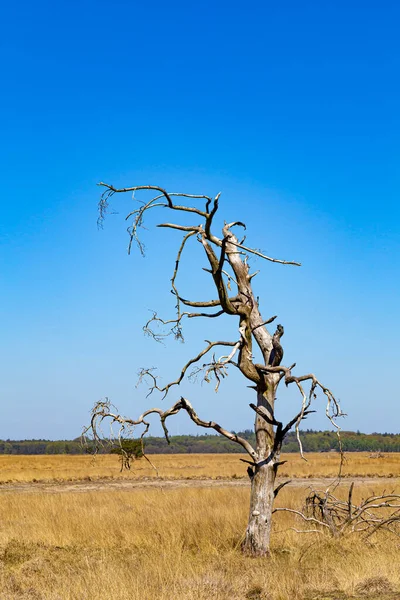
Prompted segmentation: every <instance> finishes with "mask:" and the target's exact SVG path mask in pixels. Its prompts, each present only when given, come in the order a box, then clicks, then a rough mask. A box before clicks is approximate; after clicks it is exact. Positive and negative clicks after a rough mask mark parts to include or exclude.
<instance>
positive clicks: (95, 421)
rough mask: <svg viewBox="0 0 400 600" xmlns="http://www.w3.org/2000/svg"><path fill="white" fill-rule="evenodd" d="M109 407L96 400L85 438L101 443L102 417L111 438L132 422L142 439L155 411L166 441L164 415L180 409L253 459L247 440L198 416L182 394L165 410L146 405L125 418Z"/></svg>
mask: <svg viewBox="0 0 400 600" xmlns="http://www.w3.org/2000/svg"><path fill="white" fill-rule="evenodd" d="M113 408H114V407H113V405H112V404H111V403H110V401H109V400H108V399H106V400H104V401H100V402H98V403H97V404H96V405H95V406H94V408H93V411H92V418H91V422H90V425H89V427H87V428H86V429H85V430H84V431H83V436H84V437H86V438H87V437H88V436H90V438H91V439H92V440H93V441H94V443H95V444H96V445H98V444H100V445H101V444H102V443H103V440H104V434H103V431H102V424H103V422H104V421H109V425H110V435H111V437H112V439H115V437H118V438H119V439H123V438H124V436H125V437H126V435H127V434H128V435H130V434H132V432H133V430H134V428H135V427H136V426H138V425H143V426H144V429H143V431H142V434H141V439H142V440H143V438H144V436H145V434H146V433H147V432H148V431H149V428H150V423H149V421H148V417H149V416H151V415H153V414H155V415H158V416H159V418H160V423H161V426H162V428H163V431H164V435H165V439H166V440H167V442H168V444H169V443H170V439H169V433H168V429H167V426H166V420H167V419H168V417H171V416H172V415H176V414H178V413H179V411H181V410H184V411H186V412H187V414H188V415H189V417H190V419H191V420H192V421H193V422H194V423H195V424H196V425H198V426H199V427H204V428H206V429H214V430H215V431H216V432H217V433H219V434H221V435H223V436H224V437H226V438H227V439H229V440H231V441H232V442H235V443H237V444H239V445H240V446H242V448H243V449H244V450H245V451H246V452H247V453H248V454H249V455H250V456H251V458H252V459H253V461H254V460H255V459H256V456H257V455H256V452H255V450H254V448H253V447H252V445H251V444H250V443H249V442H248V441H247V440H245V439H244V438H241V437H240V436H238V435H237V434H235V433H232V432H230V431H227V430H226V429H224V428H223V427H222V426H221V425H219V424H218V423H216V422H215V421H204V420H203V419H201V418H200V417H199V416H198V414H197V413H196V411H195V410H194V408H193V406H192V405H191V403H190V402H189V400H187V399H186V398H183V397H181V399H180V400H178V402H176V403H175V404H174V405H173V406H171V408H169V409H168V410H164V411H163V410H162V409H161V408H150V409H148V410H146V411H145V412H144V413H143V414H142V415H140V417H138V418H137V419H129V418H127V417H124V416H122V415H120V414H118V413H117V412H114V411H113V410H112V409H113ZM115 423H116V424H118V425H119V431H118V434H117V435H115V434H114V432H113V424H115ZM143 452H144V449H143Z"/></svg>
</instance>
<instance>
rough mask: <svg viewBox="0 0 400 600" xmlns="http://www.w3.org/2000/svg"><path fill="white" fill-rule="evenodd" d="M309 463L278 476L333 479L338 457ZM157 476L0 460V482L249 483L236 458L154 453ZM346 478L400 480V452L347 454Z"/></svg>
mask: <svg viewBox="0 0 400 600" xmlns="http://www.w3.org/2000/svg"><path fill="white" fill-rule="evenodd" d="M306 457H307V461H304V460H302V459H301V457H300V456H299V455H298V454H286V455H283V456H282V460H287V461H288V462H287V463H286V464H285V465H283V467H281V469H280V470H279V475H280V476H281V477H291V478H302V477H306V478H308V477H313V478H316V477H335V476H336V475H337V472H338V465H339V455H338V454H337V453H335V452H326V453H309V454H307V455H306ZM149 458H150V459H151V461H152V463H153V465H155V466H156V467H157V471H156V470H155V469H154V468H152V466H151V465H150V464H149V463H148V462H147V461H146V460H144V459H141V460H138V461H136V462H135V463H134V464H133V466H132V469H131V470H130V471H123V472H122V473H120V468H119V462H118V457H117V456H115V455H111V454H106V455H99V456H97V457H96V458H93V457H92V456H89V455H81V456H80V455H78V456H70V455H65V454H64V455H43V456H18V455H15V456H13V455H1V456H0V483H5V482H15V481H26V482H34V481H74V480H80V479H89V478H90V479H91V480H96V479H103V478H111V479H115V478H122V479H137V478H143V477H161V478H166V479H186V478H190V479H203V478H213V479H216V478H219V479H221V478H222V479H223V478H227V479H230V478H242V477H243V478H247V474H246V465H245V464H244V463H243V462H241V461H240V458H248V457H247V456H246V455H243V456H242V455H240V454H152V455H150V456H149ZM343 476H344V477H400V453H391V454H390V453H387V454H384V455H383V456H382V457H381V458H377V455H376V454H370V453H369V452H359V453H358V452H357V453H348V454H347V455H346V459H345V463H344V466H343Z"/></svg>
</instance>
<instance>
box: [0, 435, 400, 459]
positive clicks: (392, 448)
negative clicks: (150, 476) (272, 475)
mask: <svg viewBox="0 0 400 600" xmlns="http://www.w3.org/2000/svg"><path fill="white" fill-rule="evenodd" d="M238 435H240V436H241V437H244V438H246V439H247V440H249V441H250V442H253V443H254V441H255V439H254V433H253V432H251V431H249V430H247V431H242V432H238ZM301 440H302V443H303V449H304V451H305V452H329V451H330V450H338V449H339V440H338V437H337V435H336V433H335V432H334V431H313V430H312V429H308V430H306V431H302V432H301ZM341 440H342V446H343V450H345V451H347V452H363V451H364V452H365V451H366V452H400V434H395V433H371V434H366V433H360V432H359V431H357V432H354V431H342V432H341ZM91 450H92V448H91V445H90V442H88V444H86V445H82V443H81V440H80V438H77V439H75V440H59V441H52V440H5V441H3V440H0V454H85V453H88V452H91ZM110 450H111V448H107V447H105V448H104V449H103V450H102V451H103V452H106V451H108V452H110ZM145 450H146V453H148V454H195V453H199V454H207V453H224V452H237V453H238V452H242V451H243V450H242V448H241V446H239V445H238V444H235V443H233V442H230V441H229V440H227V439H226V438H224V437H222V436H219V435H198V436H192V435H177V436H171V443H170V444H169V445H168V444H167V442H166V441H165V439H164V438H161V437H148V438H146V440H145ZM283 451H284V452H297V451H298V444H297V441H296V436H295V434H294V433H293V432H292V433H290V434H289V435H288V436H287V437H286V439H285V442H284V445H283Z"/></svg>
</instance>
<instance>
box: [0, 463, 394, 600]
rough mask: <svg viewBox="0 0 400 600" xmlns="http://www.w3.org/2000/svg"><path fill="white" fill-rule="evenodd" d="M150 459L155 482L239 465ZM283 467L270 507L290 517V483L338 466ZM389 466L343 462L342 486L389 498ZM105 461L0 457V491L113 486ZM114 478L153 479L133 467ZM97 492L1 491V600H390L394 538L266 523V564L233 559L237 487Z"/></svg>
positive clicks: (241, 518) (242, 509)
mask: <svg viewBox="0 0 400 600" xmlns="http://www.w3.org/2000/svg"><path fill="white" fill-rule="evenodd" d="M152 458H153V460H154V462H155V463H156V464H157V466H158V467H159V471H160V475H161V476H162V477H164V478H167V477H172V478H176V479H184V478H187V477H189V478H190V477H193V478H199V477H203V478H206V477H212V478H214V479H216V478H218V477H222V478H233V479H236V478H237V477H242V476H243V475H244V472H245V466H244V465H243V463H240V462H239V456H238V455H213V456H210V455H208V456H207V455H192V456H181V455H179V456H165V455H164V456H157V457H152ZM289 458H290V459H291V462H290V463H289V464H287V465H285V469H286V473H285V474H288V475H290V476H291V477H293V478H295V479H294V481H293V484H291V485H290V486H287V487H285V488H284V489H283V490H282V492H281V493H280V494H279V496H278V505H280V506H286V507H289V508H301V506H302V504H303V502H304V497H305V493H306V490H305V487H304V483H303V484H302V485H299V484H300V480H298V481H296V478H301V477H309V475H310V474H311V475H312V476H313V477H323V476H334V475H335V473H336V471H335V468H336V469H337V461H338V457H337V455H334V454H319V455H311V456H310V461H309V463H304V462H301V461H300V459H298V458H297V457H295V456H292V455H291V456H290V457H289ZM399 459H400V456H399V457H398V458H397V456H387V457H386V458H379V459H371V458H369V455H350V456H349V457H348V459H347V463H346V466H345V468H346V472H347V474H348V475H350V474H351V473H352V474H354V475H357V476H363V477H364V478H367V477H368V476H371V475H373V476H376V474H379V475H381V474H384V476H385V477H393V482H390V485H391V488H390V491H392V490H393V489H394V490H396V491H397V492H400V489H399V487H400V486H399V484H398V480H396V479H395V478H396V477H397V476H398V474H399V466H400V460H399ZM115 461H116V457H115V456H114V457H106V456H105V457H99V459H98V461H97V462H96V463H95V465H94V466H92V465H91V463H90V457H79V456H78V457H68V456H66V457H63V456H61V457H59V456H53V457H8V456H7V457H1V459H0V473H1V479H2V481H27V482H28V481H31V482H33V481H34V480H35V479H36V480H39V479H47V480H50V479H51V478H55V479H57V480H58V481H61V480H62V479H68V480H73V479H79V478H85V477H91V478H92V477H94V478H96V477H97V478H107V477H109V478H111V477H120V473H119V470H118V464H116V463H115ZM313 463H314V464H313ZM190 465H192V467H191V466H190ZM196 466H197V468H195V467H196ZM123 477H125V478H126V477H128V478H129V477H131V478H138V477H146V478H147V477H154V473H152V471H151V470H148V467H147V466H146V465H145V463H144V461H140V462H139V463H138V464H137V470H135V471H133V472H130V473H128V474H127V475H125V474H124V475H123ZM107 481H108V480H105V483H104V485H103V487H102V488H101V489H100V490H99V491H95V492H93V491H87V492H83V493H82V492H80V493H77V492H68V493H64V494H58V493H49V492H46V493H44V492H43V491H41V490H40V486H36V485H35V483H32V484H31V485H30V486H29V490H28V491H27V492H25V493H24V494H21V493H18V492H17V491H13V490H12V486H11V487H10V484H3V485H2V486H0V557H1V561H0V565H1V566H0V599H1V600H109V599H112V600H125V599H126V600H128V599H129V600H150V599H151V600H167V599H168V600H170V599H171V598H172V599H175V598H176V599H178V600H210V599H220V600H228V599H229V600H239V599H240V600H242V599H243V600H292V599H293V600H347V599H350V598H357V599H359V600H361V599H364V600H366V599H368V600H378V599H379V600H389V599H391V600H394V599H397V600H399V599H400V540H399V538H396V537H394V536H393V537H390V536H389V534H385V533H382V534H380V533H378V534H376V535H374V536H373V537H372V538H370V540H369V543H368V544H366V543H365V542H363V541H362V540H361V539H360V538H358V537H357V536H356V535H354V534H353V535H352V536H349V537H345V538H343V539H341V540H336V539H332V538H331V537H329V534H315V533H311V534H297V533H295V532H294V531H292V530H291V529H290V528H291V527H292V526H293V525H295V526H296V527H299V526H300V524H299V522H298V521H296V517H294V516H293V515H290V514H288V513H277V514H276V515H275V516H276V518H275V522H274V533H273V543H272V546H273V549H272V555H271V557H270V558H268V559H250V558H246V557H244V556H242V555H241V553H240V550H239V548H240V543H241V539H242V535H243V533H244V529H245V526H246V520H247V511H248V500H249V487H248V485H240V486H234V487H228V486H225V485H222V486H218V487H210V488H207V487H200V488H194V487H190V486H188V487H182V488H179V487H177V488H175V489H167V488H164V487H162V486H161V487H159V488H154V489H146V488H143V489H141V488H140V487H139V488H138V487H136V488H134V489H129V487H127V488H124V491H121V490H118V489H116V490H113V491H110V490H108V489H107ZM349 482H350V479H346V480H345V481H344V483H343V484H342V490H343V493H345V490H346V489H347V487H348V485H349ZM222 483H223V482H222ZM386 484H387V480H386V482H385V485H386ZM382 489H383V484H382V483H379V480H377V479H365V481H364V482H363V483H357V484H356V488H355V496H357V497H359V498H360V497H361V496H366V495H368V494H370V493H372V491H374V492H379V491H380V490H382ZM386 489H388V488H387V486H386ZM1 492H2V493H1ZM339 493H340V490H339Z"/></svg>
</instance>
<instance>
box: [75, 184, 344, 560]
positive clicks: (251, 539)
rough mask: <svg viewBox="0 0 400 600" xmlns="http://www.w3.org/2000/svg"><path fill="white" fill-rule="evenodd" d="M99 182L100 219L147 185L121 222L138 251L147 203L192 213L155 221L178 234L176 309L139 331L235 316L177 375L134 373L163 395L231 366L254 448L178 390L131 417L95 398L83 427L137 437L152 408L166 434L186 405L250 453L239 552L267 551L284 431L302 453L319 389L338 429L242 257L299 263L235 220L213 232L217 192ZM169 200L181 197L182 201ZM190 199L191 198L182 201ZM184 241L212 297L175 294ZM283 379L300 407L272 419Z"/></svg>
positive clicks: (177, 331) (334, 407)
mask: <svg viewBox="0 0 400 600" xmlns="http://www.w3.org/2000/svg"><path fill="white" fill-rule="evenodd" d="M99 185H100V186H102V187H104V188H105V191H104V193H103V195H102V197H101V200H100V204H99V210H100V221H102V220H103V219H104V216H105V214H106V212H107V208H108V204H109V201H110V198H111V197H112V196H113V195H115V194H120V193H131V194H132V195H133V197H134V194H135V193H136V192H138V191H141V190H148V191H151V192H152V198H151V199H150V200H149V201H147V202H143V203H141V205H140V206H139V208H136V209H135V210H133V211H132V212H130V213H129V214H128V215H127V217H126V219H127V220H128V221H129V222H130V225H129V228H128V232H129V252H130V250H131V247H132V245H133V244H134V243H136V244H137V246H138V248H139V251H140V252H141V253H142V254H143V250H144V248H143V245H142V242H141V240H140V239H139V235H138V233H139V230H140V227H141V226H142V225H143V219H144V217H145V215H146V214H147V213H148V212H149V211H150V210H153V209H159V208H164V209H168V210H170V211H171V215H176V216H177V217H179V215H180V214H182V213H184V215H185V216H186V217H188V216H192V217H193V222H194V224H193V225H183V224H181V223H179V219H178V222H175V220H174V221H173V222H170V221H168V222H165V223H161V224H159V225H158V227H164V228H168V229H173V230H175V231H177V232H181V233H183V239H182V241H181V243H180V246H179V249H178V253H177V256H176V260H175V266H174V268H173V272H172V278H171V291H172V293H173V295H174V296H175V301H176V316H175V318H172V319H168V320H163V319H161V318H160V317H158V315H157V313H154V314H153V316H152V318H151V319H150V320H149V321H148V323H146V325H145V327H144V330H145V332H146V333H148V334H150V335H152V336H153V337H154V338H155V339H156V340H160V339H161V337H162V335H163V334H160V333H159V332H158V330H157V331H155V330H154V326H155V325H161V326H165V327H167V328H169V333H173V334H174V335H175V337H176V338H177V339H183V334H182V331H183V330H182V327H183V322H184V320H185V319H193V318H199V319H201V318H205V319H218V317H219V316H221V315H230V316H232V317H234V321H235V323H236V326H235V327H234V328H233V329H232V331H234V330H236V332H237V335H236V336H235V338H234V339H233V340H213V341H208V340H206V346H205V347H204V348H203V349H202V350H201V351H200V352H199V353H198V354H197V355H196V356H194V357H192V358H191V359H190V360H188V361H187V363H186V364H185V365H184V366H183V367H182V369H181V371H180V373H179V374H178V376H177V377H176V379H174V380H172V381H170V382H169V383H168V384H166V385H164V386H161V385H159V380H158V378H157V376H156V374H155V372H154V370H153V369H142V370H141V372H140V376H141V378H142V379H147V381H148V382H149V387H150V389H149V393H152V392H154V391H158V392H159V393H160V394H161V395H162V397H163V398H165V396H167V394H168V393H169V391H170V390H171V388H173V387H174V386H178V385H179V384H180V383H181V381H182V380H183V379H184V378H185V377H186V376H188V375H189V369H190V368H194V369H195V370H196V371H197V372H200V371H202V373H203V376H204V379H205V380H206V381H210V379H211V378H214V379H215V381H216V386H215V387H216V389H218V387H219V384H220V382H221V380H222V379H223V378H224V377H225V376H226V374H227V370H228V369H229V368H234V369H238V370H239V371H240V373H241V374H242V375H243V377H244V379H245V380H247V382H250V386H249V387H252V388H253V389H254V391H255V398H256V400H255V402H254V403H252V404H250V407H251V409H252V410H253V411H254V412H255V438H256V443H255V446H254V447H253V446H252V444H250V443H249V441H247V440H246V439H243V438H241V437H239V436H238V435H236V434H234V433H231V432H229V431H227V430H226V429H224V428H223V427H222V426H221V425H219V424H218V423H215V422H214V421H209V420H203V419H202V418H200V417H199V416H198V414H197V412H196V411H195V409H194V408H193V406H192V405H191V403H190V401H189V400H187V399H186V398H183V397H181V398H180V399H179V400H178V401H177V402H175V404H174V405H173V406H172V407H171V408H169V409H168V410H162V409H160V408H151V409H149V410H147V411H146V412H144V413H143V414H142V415H141V416H140V417H138V418H137V419H129V418H126V417H123V416H121V415H120V414H118V411H116V410H113V409H112V407H111V405H110V403H109V402H108V401H107V400H106V401H103V402H99V403H98V404H96V406H95V407H94V409H93V414H92V419H91V425H90V427H89V429H90V430H91V432H92V435H93V436H94V438H95V439H99V436H100V434H99V431H100V426H101V423H102V422H103V421H104V420H111V423H117V424H119V426H120V428H121V435H122V436H123V435H125V434H126V430H127V428H132V427H135V426H136V425H139V424H141V425H143V426H144V431H143V433H142V436H143V435H144V434H145V433H146V432H147V431H148V429H149V422H148V421H147V417H148V416H149V415H151V414H154V413H156V414H158V415H159V418H160V421H161V424H162V426H163V429H164V432H165V437H166V439H167V441H168V430H167V428H166V420H167V418H169V417H170V416H172V415H175V414H177V413H178V412H179V411H181V410H183V411H186V413H187V414H188V415H189V417H190V419H191V420H192V421H193V422H194V423H196V425H198V426H200V427H205V428H209V429H214V430H215V431H217V432H218V433H219V434H221V435H223V436H225V437H226V438H228V439H229V440H231V441H232V442H235V443H236V444H239V445H241V446H242V448H243V450H244V451H245V452H246V453H247V454H248V457H249V460H248V461H246V462H248V463H249V464H250V467H249V469H248V472H249V474H250V479H251V497H250V514H249V521H248V525H247V530H246V534H245V538H244V541H243V545H242V548H243V551H244V552H245V553H248V554H250V555H253V556H263V555H267V554H268V552H269V544H270V533H271V517H272V511H273V503H274V498H275V496H276V494H277V493H278V491H279V489H280V487H281V486H278V488H277V489H275V479H276V475H277V471H278V468H279V465H280V464H281V461H280V451H281V447H282V442H283V440H284V439H285V436H286V435H287V433H288V432H289V431H290V430H291V429H292V428H293V427H294V428H295V430H296V434H297V439H298V442H299V448H300V452H301V454H302V447H301V441H300V436H299V425H300V423H301V421H302V419H304V418H305V417H306V416H307V415H308V414H309V413H310V412H314V411H312V410H311V404H312V402H313V400H314V399H315V398H316V394H317V392H318V391H320V392H322V394H324V395H325V398H326V415H327V417H328V418H329V420H330V421H331V423H332V424H333V425H334V426H335V427H336V428H337V429H338V426H337V424H336V422H335V418H336V417H338V416H340V415H341V414H342V413H341V411H340V407H339V404H338V402H337V400H336V399H335V397H334V396H333V394H332V392H331V391H330V390H329V389H328V388H327V387H326V386H325V385H323V384H322V383H320V381H319V380H318V379H317V378H316V377H315V375H313V374H307V375H300V376H296V375H294V374H293V373H292V371H293V369H294V367H295V364H292V365H291V366H289V367H286V366H283V365H282V364H281V362H282V358H283V348H282V343H281V342H282V336H283V333H284V329H283V327H282V325H278V326H277V328H276V331H275V333H273V334H271V333H270V331H269V330H268V329H267V325H270V324H271V323H272V322H273V321H274V320H275V319H276V316H273V317H270V318H268V319H264V318H263V317H262V315H261V312H260V307H259V299H258V298H257V297H256V296H255V295H254V293H253V289H252V280H253V277H254V276H255V275H256V274H257V273H250V268H249V263H248V259H249V256H251V255H255V256H257V257H259V258H261V259H264V260H266V261H269V262H272V263H278V264H281V265H295V266H300V263H297V262H293V261H286V260H279V259H277V258H273V257H271V256H267V255H266V254H264V253H263V252H261V251H259V250H257V249H255V248H252V247H250V246H248V245H247V244H246V243H245V238H243V239H239V237H237V236H236V234H235V233H233V230H237V229H238V228H241V229H246V226H245V224H244V223H243V222H242V221H236V222H233V223H225V224H224V225H223V226H222V233H221V234H220V235H216V233H215V227H214V225H215V220H216V215H217V212H218V209H219V196H220V194H218V195H217V196H216V197H215V198H211V197H208V196H198V195H190V194H183V193H170V192H167V191H166V190H164V189H162V188H160V187H157V186H135V187H129V188H123V189H117V188H115V187H113V186H112V185H108V184H105V183H100V184H99ZM176 202H183V204H180V203H176ZM189 203H191V204H190V205H189ZM198 203H201V204H202V205H203V206H204V208H197V206H196V204H198ZM193 204H194V205H193ZM186 220H187V219H186ZM189 241H195V242H197V243H198V244H199V245H200V248H201V249H202V252H204V255H205V258H206V260H207V265H208V266H207V269H206V271H208V273H209V274H210V277H211V278H212V283H213V286H214V288H215V294H216V298H215V299H211V300H198V299H194V298H190V299H188V298H186V295H185V297H184V296H183V295H181V292H180V291H179V290H178V287H177V276H178V272H179V267H180V263H181V258H182V255H183V253H184V251H185V248H186V244H187V243H188V242H189ZM232 287H233V288H234V290H233V291H231V290H232ZM256 347H258V350H259V351H260V353H261V356H262V361H261V362H259V363H257V362H255V359H254V356H253V354H254V351H255V348H256ZM217 348H223V349H224V350H223V351H222V352H223V354H222V355H221V356H220V357H218V358H217V357H216V355H215V354H213V353H214V352H215V351H216V349H217ZM210 354H211V358H209V359H208V362H206V363H204V362H203V361H204V360H207V359H205V358H203V357H206V356H210ZM282 382H283V383H284V384H285V385H286V386H289V385H291V386H295V387H296V388H297V390H298V392H299V394H300V404H299V408H298V410H297V412H296V414H295V415H294V416H293V418H292V419H291V420H290V421H289V422H288V423H287V424H283V423H282V422H280V421H278V419H277V418H276V416H275V409H274V407H275V399H276V396H277V391H278V387H279V385H280V384H281V383H282ZM305 386H308V388H307V389H306V387H305ZM86 433H87V432H86Z"/></svg>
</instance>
